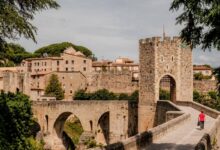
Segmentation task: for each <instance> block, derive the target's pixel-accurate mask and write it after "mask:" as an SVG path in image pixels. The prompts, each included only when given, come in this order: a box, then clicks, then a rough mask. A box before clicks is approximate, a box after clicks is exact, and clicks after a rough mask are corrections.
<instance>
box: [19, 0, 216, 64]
mask: <svg viewBox="0 0 220 150" xmlns="http://www.w3.org/2000/svg"><path fill="white" fill-rule="evenodd" d="M171 2H172V0H58V3H59V4H60V6H61V7H60V8H59V9H58V10H46V11H42V12H39V13H37V14H36V15H35V19H34V21H33V24H34V25H35V26H36V27H37V28H38V31H37V35H36V38H37V43H34V42H33V41H31V40H26V39H24V38H21V39H20V40H19V41H15V42H16V43H19V44H21V45H22V46H23V47H25V48H26V49H27V50H28V51H30V52H33V51H34V50H36V49H38V48H40V47H42V46H46V45H49V44H53V43H59V42H65V41H68V42H72V43H73V44H76V45H82V46H85V47H87V48H89V49H90V50H92V51H93V53H94V54H95V55H96V56H97V57H98V59H110V60H114V59H116V58H117V57H129V58H131V59H134V60H135V61H136V62H138V55H139V53H138V52H139V46H138V43H139V42H138V41H139V39H143V38H147V37H152V36H162V34H163V25H164V27H165V32H166V35H167V36H178V35H179V32H180V31H181V27H182V26H180V25H176V24H175V18H176V17H177V16H178V14H179V12H170V11H169V7H170V4H171ZM193 62H194V64H210V65H212V66H213V67H217V66H220V51H219V52H218V51H217V50H212V51H211V52H210V51H208V50H207V51H206V52H204V51H202V50H201V49H200V48H196V49H194V50H193Z"/></svg>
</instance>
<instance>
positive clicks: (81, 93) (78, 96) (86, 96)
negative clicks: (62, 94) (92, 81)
mask: <svg viewBox="0 0 220 150" xmlns="http://www.w3.org/2000/svg"><path fill="white" fill-rule="evenodd" d="M90 97H91V95H90V93H86V92H85V90H78V91H76V92H75V94H74V96H73V100H90Z"/></svg>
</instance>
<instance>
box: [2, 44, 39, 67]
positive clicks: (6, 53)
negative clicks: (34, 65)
mask: <svg viewBox="0 0 220 150" xmlns="http://www.w3.org/2000/svg"><path fill="white" fill-rule="evenodd" d="M32 57H35V55H34V54H32V53H29V52H27V51H26V50H25V49H24V48H23V47H22V46H21V45H19V44H14V43H9V44H5V47H4V49H2V51H0V60H1V62H2V63H1V64H0V66H2V67H12V66H16V65H18V64H20V63H21V61H22V60H24V59H26V58H32Z"/></svg>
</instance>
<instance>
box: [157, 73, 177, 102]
mask: <svg viewBox="0 0 220 150" xmlns="http://www.w3.org/2000/svg"><path fill="white" fill-rule="evenodd" d="M159 87H160V88H159V93H160V94H159V100H171V101H172V102H175V101H176V82H175V80H174V78H173V77H171V76H170V75H165V76H163V77H162V78H161V80H160V86H159Z"/></svg>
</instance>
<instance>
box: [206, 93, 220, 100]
mask: <svg viewBox="0 0 220 150" xmlns="http://www.w3.org/2000/svg"><path fill="white" fill-rule="evenodd" d="M208 95H209V96H210V98H211V99H213V100H218V93H217V92H216V91H209V92H208Z"/></svg>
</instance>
